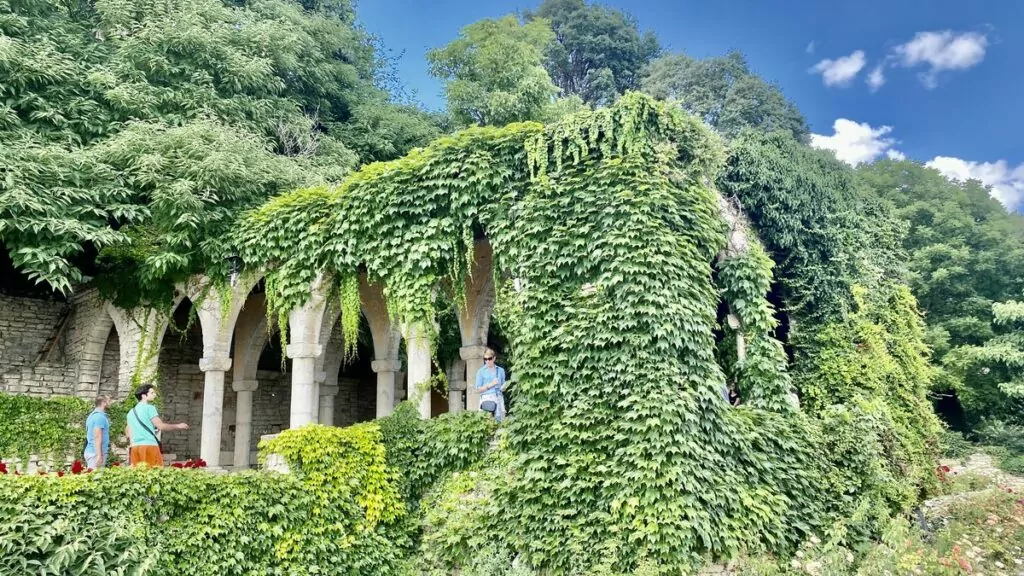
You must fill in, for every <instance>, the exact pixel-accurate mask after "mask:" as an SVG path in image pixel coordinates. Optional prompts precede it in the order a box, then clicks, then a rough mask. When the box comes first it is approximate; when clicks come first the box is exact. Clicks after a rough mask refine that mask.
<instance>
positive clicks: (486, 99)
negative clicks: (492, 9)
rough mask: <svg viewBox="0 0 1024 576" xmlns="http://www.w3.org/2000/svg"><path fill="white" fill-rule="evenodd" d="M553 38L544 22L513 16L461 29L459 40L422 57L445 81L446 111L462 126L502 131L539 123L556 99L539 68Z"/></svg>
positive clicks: (543, 72)
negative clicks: (500, 128) (526, 122)
mask: <svg viewBox="0 0 1024 576" xmlns="http://www.w3.org/2000/svg"><path fill="white" fill-rule="evenodd" d="M553 41H554V34H553V33H552V32H551V29H550V28H549V27H548V24H547V22H546V21H544V20H533V21H531V22H527V23H525V24H520V22H519V21H518V19H517V18H516V17H515V16H513V15H509V16H505V17H504V18H500V19H497V20H481V21H479V22H474V23H473V24H470V25H469V26H466V27H465V28H463V29H462V31H461V32H460V33H459V38H457V39H456V40H453V41H452V42H451V43H450V44H448V45H447V46H444V47H443V48H437V49H435V50H431V51H430V52H429V53H428V54H427V60H429V61H430V72H431V74H433V75H434V76H436V77H437V78H440V79H441V80H442V81H444V83H445V85H444V92H445V96H446V97H447V100H448V109H449V111H450V112H451V114H452V116H453V117H454V118H455V119H456V121H457V122H459V123H461V124H463V125H478V126H485V125H496V126H502V125H505V124H509V123H511V122H519V121H523V120H537V119H540V118H541V116H542V114H543V110H544V108H545V107H546V106H548V105H549V104H550V103H551V102H552V100H553V99H554V97H555V96H556V95H557V94H558V88H557V87H556V86H555V85H554V84H552V82H551V77H550V76H548V73H547V72H546V71H545V70H544V66H543V65H542V61H543V54H544V50H545V49H546V48H547V46H548V45H550V44H551V43H552V42H553Z"/></svg>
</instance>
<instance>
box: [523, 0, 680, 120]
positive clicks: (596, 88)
mask: <svg viewBox="0 0 1024 576" xmlns="http://www.w3.org/2000/svg"><path fill="white" fill-rule="evenodd" d="M538 18H540V19H544V20H546V21H547V22H549V23H550V26H551V28H552V29H553V31H554V33H555V42H554V43H553V44H551V46H550V47H549V48H548V50H547V60H546V62H545V67H546V68H547V71H548V73H549V74H550V75H551V78H552V79H553V80H554V82H555V84H556V85H557V86H558V87H559V88H560V89H561V90H562V93H563V94H565V95H574V96H579V97H580V98H582V99H583V100H584V101H585V102H587V103H590V104H595V105H600V104H610V103H611V102H614V101H615V99H616V98H618V96H619V95H621V94H623V93H625V92H626V91H627V90H636V89H637V88H639V87H640V74H641V70H643V67H644V65H645V64H647V63H648V62H650V60H651V58H654V57H655V56H657V55H658V54H659V53H660V51H661V47H660V45H659V43H658V39H657V37H655V35H654V33H652V32H649V31H648V32H643V33H641V32H640V28H639V25H638V24H637V22H636V19H635V18H633V16H632V15H630V14H629V13H626V12H622V11H620V10H615V9H613V8H609V7H607V6H602V5H601V4H596V3H589V4H588V3H587V1H586V0H544V1H543V2H541V4H540V6H539V7H537V9H536V11H532V12H527V19H531V20H532V19H538Z"/></svg>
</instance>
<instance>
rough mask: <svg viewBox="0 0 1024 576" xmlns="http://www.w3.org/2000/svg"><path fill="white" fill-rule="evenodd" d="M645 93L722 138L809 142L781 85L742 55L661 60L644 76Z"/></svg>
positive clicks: (800, 116) (802, 120) (678, 56)
mask: <svg viewBox="0 0 1024 576" xmlns="http://www.w3.org/2000/svg"><path fill="white" fill-rule="evenodd" d="M641 87H642V89H643V91H644V92H647V93H648V94H650V95H651V96H654V97H655V98H661V99H673V100H676V101H678V102H679V103H680V104H681V105H682V106H683V108H685V109H686V111H688V112H690V113H691V114H695V115H696V116H699V117H700V118H702V119H703V120H704V121H705V122H707V123H708V124H709V125H711V126H713V127H715V128H717V129H718V130H719V131H720V132H722V133H723V134H726V135H729V136H735V135H736V134H738V133H739V132H740V130H742V129H744V128H756V129H759V130H763V131H765V132H771V131H774V130H782V131H785V132H788V133H789V134H790V135H791V136H792V137H793V138H795V139H797V140H799V141H801V142H806V141H807V139H808V137H809V134H810V129H809V128H808V126H807V120H806V119H805V118H804V116H803V114H801V113H800V110H798V109H797V107H796V105H795V104H793V102H791V101H790V100H788V99H786V97H785V96H784V95H783V94H782V91H781V90H780V89H779V87H778V86H776V85H774V84H769V83H768V82H765V81H764V80H763V79H761V77H759V76H757V75H756V74H754V73H753V72H752V71H751V70H750V67H749V66H748V64H747V61H746V59H745V58H744V57H743V55H742V54H740V53H739V52H730V53H729V54H727V55H725V56H723V57H720V58H707V59H704V60H697V59H694V58H690V57H689V56H686V55H684V54H670V55H667V56H663V57H661V58H658V59H657V60H655V61H653V62H651V64H650V65H649V66H648V67H647V68H646V70H645V71H644V77H643V80H642V82H641Z"/></svg>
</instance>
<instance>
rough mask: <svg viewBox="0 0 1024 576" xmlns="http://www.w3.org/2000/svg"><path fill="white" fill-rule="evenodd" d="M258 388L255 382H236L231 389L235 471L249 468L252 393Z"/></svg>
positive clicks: (257, 383) (257, 382)
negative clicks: (233, 406)
mask: <svg viewBox="0 0 1024 576" xmlns="http://www.w3.org/2000/svg"><path fill="white" fill-rule="evenodd" d="M258 386H259V381H257V380H236V381H235V382H234V383H233V384H232V385H231V388H232V389H233V390H234V391H235V395H236V396H235V402H236V406H235V458H234V460H235V461H234V465H235V468H237V469H245V468H248V467H249V464H250V462H249V451H250V450H251V441H252V393H253V392H255V391H256V388H257V387H258Z"/></svg>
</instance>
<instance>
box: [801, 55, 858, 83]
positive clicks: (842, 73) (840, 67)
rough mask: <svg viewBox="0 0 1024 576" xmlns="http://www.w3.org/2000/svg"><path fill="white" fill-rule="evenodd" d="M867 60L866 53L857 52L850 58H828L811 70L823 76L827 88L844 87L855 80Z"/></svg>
mask: <svg viewBox="0 0 1024 576" xmlns="http://www.w3.org/2000/svg"><path fill="white" fill-rule="evenodd" d="M866 63H867V60H866V59H865V58H864V51H863V50H857V51H856V52H854V53H853V54H850V55H849V56H842V57H840V58H836V59H835V60H829V59H828V58H826V59H825V60H822V61H821V62H818V63H817V64H815V65H814V67H813V68H811V69H810V72H811V73H812V74H821V78H822V80H824V81H825V85H826V86H843V85H846V84H849V82H850V80H853V79H854V78H855V77H856V76H857V74H859V73H860V71H861V69H862V68H864V65H865V64H866Z"/></svg>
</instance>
